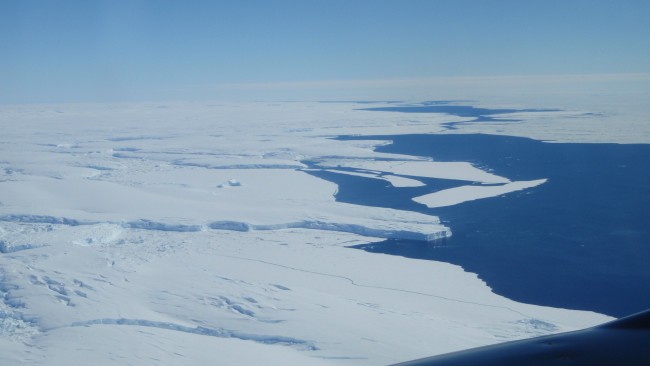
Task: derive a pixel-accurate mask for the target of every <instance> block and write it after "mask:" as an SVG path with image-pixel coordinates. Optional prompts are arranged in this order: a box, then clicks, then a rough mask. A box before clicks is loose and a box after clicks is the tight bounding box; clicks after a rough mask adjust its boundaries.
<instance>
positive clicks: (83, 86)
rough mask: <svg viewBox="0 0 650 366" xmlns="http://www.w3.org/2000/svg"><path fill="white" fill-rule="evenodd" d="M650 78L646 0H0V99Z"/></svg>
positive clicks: (182, 96)
mask: <svg viewBox="0 0 650 366" xmlns="http://www.w3.org/2000/svg"><path fill="white" fill-rule="evenodd" d="M645 73H650V1H647V0H588V1H584V0H527V1H519V0H490V1H488V0H474V1H469V0H428V1H426V0H420V1H418V0H394V1H386V0H277V1H273V0H266V1H253V0H250V1H247V0H237V1H235V0H232V1H219V0H214V1H198V0H195V1H192V0H187V1H168V0H112V1H102V0H93V1H87V0H61V1H46V0H42V1H34V0H0V104H16V103H18V104H20V103H57V102H102V101H146V100H194V99H206V100H207V99H211V98H216V99H218V98H223V97H227V94H228V93H230V92H231V93H232V94H238V95H240V96H246V93H247V92H250V91H251V90H254V89H264V90H266V92H267V96H268V95H271V94H273V96H274V97H277V98H280V97H282V95H283V93H284V92H286V90H287V89H288V88H289V89H291V88H293V89H296V88H298V89H301V90H303V91H305V94H304V95H305V97H306V98H309V97H312V96H313V97H317V96H316V95H315V94H314V95H312V94H309V93H307V90H308V89H309V88H312V89H314V88H315V86H318V87H320V88H322V87H324V86H325V87H326V88H328V89H330V91H331V90H333V89H336V88H339V89H340V90H344V89H346V88H348V87H349V86H350V85H351V84H354V83H357V84H355V85H358V84H359V83H361V84H363V83H365V84H366V85H367V84H368V83H373V82H374V83H376V82H379V81H387V80H388V81H390V80H410V81H417V80H424V79H430V78H459V77H460V78H465V79H466V78H481V77H502V76H521V75H534V76H540V75H541V76H543V75H585V74H588V75H599V74H608V75H611V74H645ZM287 95H289V94H287ZM250 96H251V97H260V94H254V93H251V94H250ZM291 97H292V98H295V97H296V96H295V95H293V96H291Z"/></svg>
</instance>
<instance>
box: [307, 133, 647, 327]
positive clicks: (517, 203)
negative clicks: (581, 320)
mask: <svg viewBox="0 0 650 366" xmlns="http://www.w3.org/2000/svg"><path fill="white" fill-rule="evenodd" d="M341 139H367V140H377V139H381V140H392V141H393V143H392V144H391V145H386V146H381V147H378V148H377V151H381V152H387V153H397V154H406V155H413V156H428V157H432V158H433V159H434V160H436V161H468V162H471V163H473V164H474V165H475V166H477V167H480V168H482V169H486V170H490V171H491V172H493V173H495V174H497V175H500V176H504V177H506V178H509V179H510V180H533V179H540V178H547V179H548V182H546V183H544V184H542V185H540V186H537V187H535V188H532V189H527V190H524V191H520V192H513V193H510V194H507V195H504V196H500V197H493V198H487V199H481V200H476V201H470V202H466V203H462V204H459V205H455V206H450V207H443V208H434V209H430V208H427V207H426V206H424V205H421V204H418V203H415V202H413V201H412V200H411V198H413V197H417V196H420V195H423V194H426V193H430V192H433V191H437V190H440V189H446V188H451V187H455V186H461V185H466V184H468V183H467V182H459V181H453V180H442V179H424V180H423V179H421V178H419V177H414V178H416V179H419V180H421V181H424V182H425V183H426V184H427V186H426V187H415V188H394V187H392V186H390V185H388V184H387V183H386V182H384V181H380V180H377V179H369V178H363V177H357V176H349V175H342V174H336V173H331V172H325V171H320V172H314V173H313V174H315V175H317V176H318V177H321V178H323V179H327V180H329V181H332V182H335V183H337V184H338V185H339V190H338V194H337V195H336V199H337V200H338V201H341V202H348V203H354V204H360V205H368V206H379V207H390V208H397V209H403V210H410V211H417V212H422V213H425V214H431V215H436V216H439V217H440V218H441V220H442V221H443V223H445V224H446V225H447V226H449V227H450V228H451V230H452V232H453V236H452V237H451V238H449V239H446V240H444V241H440V242H432V243H425V242H417V241H404V240H386V241H383V242H379V243H373V244H367V245H362V246H358V247H357V248H359V249H363V250H367V251H370V252H378V253H386V254H392V255H400V256H405V257H410V258H419V259H429V260H438V261H444V262H449V263H453V264H457V265H460V266H462V267H463V268H464V269H465V270H467V271H470V272H474V273H477V274H478V275H479V277H480V278H481V279H483V280H484V281H486V282H487V284H488V285H489V286H490V287H491V288H492V289H493V290H494V292H496V293H497V294H501V295H503V296H506V297H508V298H510V299H513V300H516V301H521V302H526V303H532V304H539V305H545V306H553V307H560V308H570V309H581V310H592V311H596V312H599V313H605V314H608V315H612V316H617V317H618V316H624V315H627V314H631V313H634V312H638V311H641V310H644V309H647V308H650V145H646V144H634V145H621V144H577V143H543V142H540V141H536V140H532V139H527V138H519V137H508V136H494V135H481V134H473V135H401V136H364V137H358V136H348V137H341Z"/></svg>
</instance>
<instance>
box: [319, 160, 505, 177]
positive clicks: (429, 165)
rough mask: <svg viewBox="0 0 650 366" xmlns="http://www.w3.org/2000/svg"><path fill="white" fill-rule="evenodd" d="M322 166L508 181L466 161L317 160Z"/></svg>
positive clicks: (410, 174)
mask: <svg viewBox="0 0 650 366" xmlns="http://www.w3.org/2000/svg"><path fill="white" fill-rule="evenodd" d="M319 165H320V166H323V167H339V168H341V167H345V168H356V169H365V170H374V171H380V172H386V173H393V174H397V175H406V176H412V177H425V178H438V179H454V180H464V181H469V182H481V183H508V182H509V180H508V178H504V177H499V176H497V175H494V174H492V173H489V172H486V171H484V170H481V169H479V168H476V167H475V166H473V165H472V164H470V163H468V162H437V161H409V160H404V159H403V160H399V161H385V160H382V161H376V160H369V159H364V160H360V159H350V160H324V161H322V162H319Z"/></svg>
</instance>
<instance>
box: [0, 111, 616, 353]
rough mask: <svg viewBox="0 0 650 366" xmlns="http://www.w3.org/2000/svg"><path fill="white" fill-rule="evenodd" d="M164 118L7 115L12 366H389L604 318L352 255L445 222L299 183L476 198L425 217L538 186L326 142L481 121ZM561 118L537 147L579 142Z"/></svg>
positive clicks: (0, 304) (6, 322) (437, 272)
mask: <svg viewBox="0 0 650 366" xmlns="http://www.w3.org/2000/svg"><path fill="white" fill-rule="evenodd" d="M157 107H158V106H157V105H146V104H141V105H67V106H15V107H1V108H0V124H2V126H3V127H4V129H3V134H2V136H1V137H0V153H1V155H0V156H2V158H1V159H0V243H1V245H0V248H1V250H0V252H1V254H0V268H1V270H0V295H2V296H1V297H0V299H1V301H0V346H1V347H2V348H3V350H6V352H4V351H3V353H2V355H0V361H2V363H3V364H20V363H30V364H49V365H52V364H69V363H70V362H71V360H74V359H89V358H90V357H92V360H93V362H94V363H95V364H115V363H120V362H124V360H125V359H126V360H128V361H129V362H133V363H138V364H142V365H147V364H151V365H154V364H160V362H161V360H165V362H170V363H207V362H206V361H214V359H215V357H218V356H215V355H221V357H223V359H220V361H223V363H224V364H242V363H261V362H263V363H264V364H287V363H295V364H337V365H343V364H347V365H364V364H368V365H370V364H386V363H392V362H398V361H405V360H408V359H414V358H418V357H424V356H429V355H433V354H437V353H443V352H449V351H454V350H458V349H463V348H468V347H472V346H479V345H486V344H491V343H495V342H499V341H506V340H512V339H519V338H523V337H530V336H535V335H542V334H548V333H553V332H559V331H567V330H573V329H578V328H584V327H587V326H591V325H595V324H598V323H602V322H604V321H607V320H609V319H610V318H609V317H607V316H604V315H601V314H595V313H591V312H584V311H574V310H568V309H553V308H546V307H541V306H535V305H530V304H522V303H517V302H514V301H511V300H509V299H506V298H504V297H501V296H497V295H495V294H494V293H492V292H491V290H490V288H489V287H488V286H486V285H485V283H484V282H483V281H481V280H480V279H479V278H478V277H477V276H476V275H475V274H472V273H467V272H465V271H463V270H462V268H460V267H458V266H453V265H450V264H445V263H439V262H431V261H421V260H412V259H407V258H402V257H396V256H388V255H380V254H372V253H368V252H364V251H359V250H352V249H349V248H347V247H348V246H352V245H356V244H362V243H368V242H372V241H377V240H379V239H378V238H392V237H397V238H420V239H424V240H429V239H435V238H439V237H441V236H446V235H449V234H450V231H449V229H448V228H447V227H445V226H443V225H442V224H440V222H439V220H438V218H437V217H434V216H428V215H423V214H417V213H414V212H408V211H401V210H394V209H384V208H376V207H363V206H358V205H350V204H344V203H340V202H336V201H335V200H334V197H333V195H334V194H335V192H336V189H337V187H336V185H334V184H332V183H329V182H326V181H324V180H321V179H318V178H316V177H314V176H311V175H309V174H307V173H306V172H303V171H301V170H302V169H306V165H305V164H304V163H303V162H305V161H317V162H319V164H321V165H320V167H321V168H322V169H326V170H327V169H332V170H336V169H337V168H341V167H345V168H352V169H356V172H357V173H361V174H369V175H372V176H375V177H378V178H380V179H384V180H386V181H387V184H389V183H392V184H394V185H395V184H397V185H395V186H396V187H397V186H402V187H409V186H417V184H418V182H419V181H418V177H422V178H427V177H428V178H442V179H458V180H464V181H467V182H468V184H472V183H478V184H479V185H472V186H470V188H471V189H467V188H463V189H450V190H447V191H441V192H436V193H432V195H428V197H427V198H426V200H427V201H429V202H428V204H432V202H434V204H441V202H442V203H452V204H453V203H457V202H462V201H464V200H468V199H478V198H483V197H488V196H495V195H500V194H504V193H507V192H510V191H513V190H519V189H529V188H532V187H534V186H535V185H537V184H541V183H542V180H539V181H532V182H511V181H510V180H509V179H508V178H507V177H499V176H496V175H494V174H492V173H490V172H486V171H483V170H480V169H478V168H476V167H474V166H472V165H471V164H469V163H467V162H451V163H448V162H432V161H428V160H426V159H421V160H414V159H413V158H412V157H406V156H400V155H396V154H383V153H378V152H375V151H373V149H372V148H373V147H374V146H376V145H377V144H383V143H386V142H385V141H340V140H336V139H333V138H332V137H336V136H339V135H354V134H367V135H371V134H373V135H381V134H383V135H390V134H406V133H440V132H449V131H447V130H445V127H444V125H443V124H444V123H445V122H448V121H449V120H450V119H453V120H467V121H469V120H471V119H462V118H457V117H453V118H452V117H450V116H448V115H442V114H426V115H424V114H423V115H417V116H408V120H407V119H405V118H404V116H402V115H400V114H397V113H377V112H367V111H359V110H355V109H354V108H355V106H354V104H349V103H327V104H324V103H290V104H287V103H285V104H282V103H280V104H267V103H251V104H244V103H242V104H228V105H219V106H213V105H199V104H172V105H169V106H168V108H165V109H164V110H163V109H160V108H157ZM565 114H566V115H569V116H568V117H566V120H562V123H564V122H566V121H568V122H566V123H564V124H561V125H560V126H559V127H558V125H553V126H547V125H545V126H543V127H539V128H541V129H543V130H539V129H538V130H534V129H533V130H532V131H533V132H532V133H533V134H538V135H539V136H558V131H564V130H566V129H567V128H569V127H571V128H575V129H576V130H579V129H580V126H581V124H580V123H581V122H580V121H579V120H577V119H571V118H573V117H571V116H570V113H569V112H567V113H565ZM526 117H527V116H522V117H521V118H526ZM528 117H530V118H532V119H539V118H543V116H541V115H534V116H528ZM555 117H558V113H555ZM558 118H561V116H560V117H558ZM598 118H604V117H602V116H600V117H598ZM571 123H573V125H572V124H571ZM524 126H527V127H528V128H531V124H526V123H525V122H524V123H521V124H519V125H516V126H514V125H513V127H503V126H498V128H504V129H508V128H512V129H521V131H524V130H525V129H524V128H523V127H524ZM599 126H600V127H603V126H606V124H604V123H602V124H597V125H595V126H591V127H590V128H592V129H594V130H597V128H600V127H599ZM533 127H534V125H533ZM492 128H493V129H494V127H492ZM553 128H557V130H555V131H553ZM603 128H604V127H603ZM462 129H463V131H464V130H465V129H467V130H472V129H479V130H481V131H483V130H486V129H489V126H479V127H476V126H472V125H463V126H462ZM154 131H155V132H154ZM549 131H550V132H549ZM460 132H462V131H460ZM601 132H602V131H601ZM456 133H458V131H456ZM553 133H555V135H554V134H553ZM574 136H578V135H577V134H576V135H574ZM594 136H595V134H594V135H592V136H587V137H586V140H589V139H590V138H591V139H596V138H602V137H600V136H595V137H594ZM391 177H392V178H391ZM233 180H235V181H236V182H237V183H239V184H230V183H228V182H231V181H233ZM420 183H421V182H420ZM486 183H487V184H490V185H485V186H482V185H480V184H486ZM224 184H226V185H224ZM220 185H222V187H221V188H220V187H219V186H220ZM473 187H477V188H480V190H477V188H473ZM461 188H462V187H461ZM423 245H427V244H426V243H424V242H423ZM134 344H137V346H138V347H137V351H136V350H135V348H134V346H133V345H134Z"/></svg>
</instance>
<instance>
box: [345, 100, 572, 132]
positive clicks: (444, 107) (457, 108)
mask: <svg viewBox="0 0 650 366" xmlns="http://www.w3.org/2000/svg"><path fill="white" fill-rule="evenodd" d="M458 102H459V101H428V102H422V103H416V104H401V105H391V106H389V107H372V108H358V110H362V111H374V112H400V113H445V114H451V115H455V116H458V117H471V118H473V120H471V122H472V123H475V122H518V121H520V120H519V119H513V118H504V117H503V115H507V114H512V113H520V112H557V111H560V110H559V109H512V108H496V109H495V108H477V107H474V106H471V105H460V104H457V103H458ZM493 115H500V116H499V117H498V118H495V117H492V116H493ZM463 123H466V122H448V123H445V124H443V126H444V127H446V128H448V129H456V127H455V126H456V125H457V124H463Z"/></svg>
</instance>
